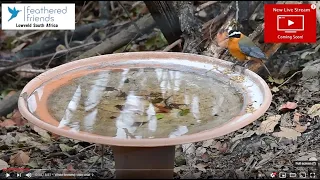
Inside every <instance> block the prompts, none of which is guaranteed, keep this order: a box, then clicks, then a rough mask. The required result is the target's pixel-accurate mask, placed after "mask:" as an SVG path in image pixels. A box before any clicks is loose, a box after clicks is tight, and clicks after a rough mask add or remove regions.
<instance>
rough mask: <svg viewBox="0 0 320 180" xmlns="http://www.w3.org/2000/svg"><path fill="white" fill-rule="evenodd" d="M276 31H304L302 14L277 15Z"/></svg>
mask: <svg viewBox="0 0 320 180" xmlns="http://www.w3.org/2000/svg"><path fill="white" fill-rule="evenodd" d="M277 31H284V32H285V33H296V32H297V31H304V16H303V15H278V18H277Z"/></svg>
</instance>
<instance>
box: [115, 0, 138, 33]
mask: <svg viewBox="0 0 320 180" xmlns="http://www.w3.org/2000/svg"><path fill="white" fill-rule="evenodd" d="M118 3H119V4H120V6H121V7H122V9H123V10H124V11H125V12H126V14H127V16H128V17H129V18H130V20H131V22H132V24H133V25H134V26H135V27H136V28H137V30H138V32H139V33H140V34H141V30H140V28H139V26H138V25H137V24H136V22H134V20H133V19H132V18H131V16H130V13H129V11H128V10H127V9H126V8H125V7H124V5H123V4H122V3H121V1H118ZM141 35H143V34H141Z"/></svg>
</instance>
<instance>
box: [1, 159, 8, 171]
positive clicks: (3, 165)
mask: <svg viewBox="0 0 320 180" xmlns="http://www.w3.org/2000/svg"><path fill="white" fill-rule="evenodd" d="M7 167H9V165H8V163H7V162H5V161H4V160H1V159H0V169H4V168H7Z"/></svg>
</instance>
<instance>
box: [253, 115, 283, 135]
mask: <svg viewBox="0 0 320 180" xmlns="http://www.w3.org/2000/svg"><path fill="white" fill-rule="evenodd" d="M280 118H281V115H274V116H269V117H267V120H265V121H263V122H262V123H261V124H260V127H259V128H258V129H257V130H256V134H257V135H261V134H265V133H268V132H273V131H274V127H275V126H276V125H277V124H278V122H279V120H280Z"/></svg>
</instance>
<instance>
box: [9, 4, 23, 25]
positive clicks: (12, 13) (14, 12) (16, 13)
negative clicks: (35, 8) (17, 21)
mask: <svg viewBox="0 0 320 180" xmlns="http://www.w3.org/2000/svg"><path fill="white" fill-rule="evenodd" d="M8 11H9V13H10V14H11V17H10V19H9V20H8V22H9V21H11V20H12V19H13V18H15V17H17V16H18V13H19V12H20V11H21V10H16V7H14V8H13V9H11V8H10V7H8Z"/></svg>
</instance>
